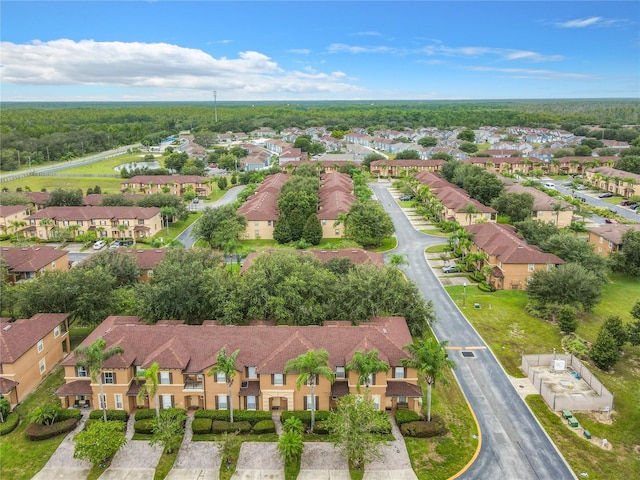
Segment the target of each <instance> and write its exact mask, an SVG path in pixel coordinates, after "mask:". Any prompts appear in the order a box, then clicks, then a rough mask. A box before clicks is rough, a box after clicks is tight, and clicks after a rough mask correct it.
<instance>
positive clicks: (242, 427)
mask: <svg viewBox="0 0 640 480" xmlns="http://www.w3.org/2000/svg"><path fill="white" fill-rule="evenodd" d="M211 431H212V432H213V433H225V432H227V433H233V432H240V433H247V432H250V431H251V424H250V423H249V422H235V421H234V422H233V423H231V422H225V421H223V420H214V421H212V422H211Z"/></svg>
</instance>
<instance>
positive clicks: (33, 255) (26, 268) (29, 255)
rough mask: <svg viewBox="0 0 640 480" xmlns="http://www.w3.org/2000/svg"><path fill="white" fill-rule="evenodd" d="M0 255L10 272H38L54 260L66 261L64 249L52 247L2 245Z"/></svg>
mask: <svg viewBox="0 0 640 480" xmlns="http://www.w3.org/2000/svg"><path fill="white" fill-rule="evenodd" d="M0 256H1V257H2V258H3V260H4V261H5V262H6V264H7V267H8V268H9V271H10V272H14V273H23V272H39V271H40V270H41V269H43V268H44V267H46V266H47V265H50V264H51V263H52V262H55V261H67V260H66V258H67V251H66V250H56V249H55V248H54V247H48V246H44V245H43V246H41V247H2V248H0Z"/></svg>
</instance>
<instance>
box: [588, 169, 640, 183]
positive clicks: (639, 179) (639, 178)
mask: <svg viewBox="0 0 640 480" xmlns="http://www.w3.org/2000/svg"><path fill="white" fill-rule="evenodd" d="M587 171H588V172H593V173H599V174H600V175H604V176H605V177H611V178H613V177H619V178H620V179H623V178H632V179H633V180H634V181H635V183H636V184H638V183H640V175H638V174H637V173H630V172H625V171H624V170H618V169H616V168H611V167H597V168H590V169H588V170H587Z"/></svg>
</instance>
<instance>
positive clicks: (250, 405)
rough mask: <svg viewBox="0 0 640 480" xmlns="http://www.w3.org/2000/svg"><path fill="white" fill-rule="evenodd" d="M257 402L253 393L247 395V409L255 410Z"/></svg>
mask: <svg viewBox="0 0 640 480" xmlns="http://www.w3.org/2000/svg"><path fill="white" fill-rule="evenodd" d="M257 409H258V402H257V397H256V396H255V395H247V410H257Z"/></svg>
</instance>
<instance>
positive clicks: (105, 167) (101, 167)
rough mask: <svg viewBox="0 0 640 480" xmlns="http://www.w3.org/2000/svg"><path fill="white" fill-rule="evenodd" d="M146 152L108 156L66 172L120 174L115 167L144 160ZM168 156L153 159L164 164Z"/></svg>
mask: <svg viewBox="0 0 640 480" xmlns="http://www.w3.org/2000/svg"><path fill="white" fill-rule="evenodd" d="M145 155H147V154H146V153H136V154H129V155H121V156H119V157H113V158H106V159H104V160H101V161H99V162H94V163H90V164H86V165H79V166H77V167H73V168H68V169H66V170H64V172H65V173H70V174H94V175H103V174H106V175H109V174H111V175H119V174H120V172H118V171H117V170H114V169H115V167H117V166H119V165H122V164H123V163H133V162H142V161H144V156H145ZM165 158H166V157H155V158H154V159H153V161H156V162H158V163H160V165H164V159H165Z"/></svg>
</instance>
